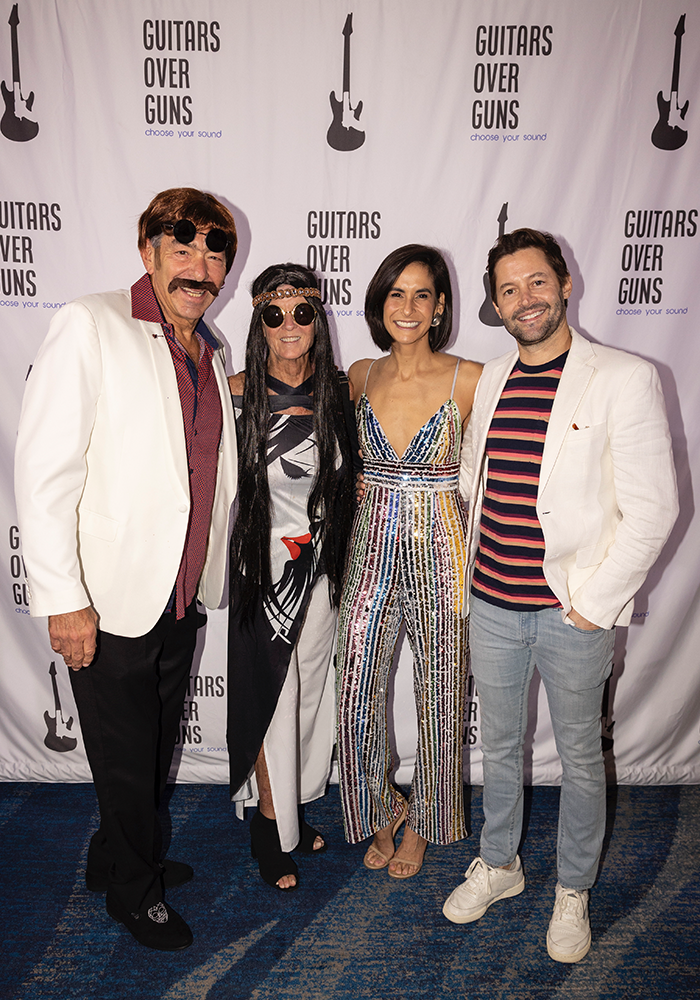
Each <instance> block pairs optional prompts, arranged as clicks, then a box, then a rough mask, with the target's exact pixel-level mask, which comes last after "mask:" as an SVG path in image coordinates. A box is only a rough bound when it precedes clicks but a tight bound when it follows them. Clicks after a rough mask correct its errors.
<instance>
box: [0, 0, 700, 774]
mask: <svg viewBox="0 0 700 1000" xmlns="http://www.w3.org/2000/svg"><path fill="white" fill-rule="evenodd" d="M15 8H16V14H17V16H14V14H15ZM350 13H352V20H351V23H349V22H348V20H347V19H348V15H349V14H350ZM684 14H685V19H684V20H681V16H682V15H684ZM344 27H345V28H346V32H347V33H346V35H344V34H343V29H344ZM350 27H351V28H352V34H349V28H350ZM683 29H684V33H683ZM699 40H700V3H698V0H682V2H681V0H586V2H585V3H582V2H581V0H551V2H547V0H507V2H506V0H433V2H432V3H429V4H428V3H425V2H422V0H355V2H354V3H353V4H352V5H350V4H349V3H348V2H340V0H256V2H255V3H252V2H246V0H187V2H186V0H167V2H166V0H120V2H119V3H118V4H116V3H113V4H105V3H104V2H103V0H20V2H19V3H18V4H16V5H15V4H12V3H11V2H9V0H0V79H2V80H3V81H4V83H5V85H4V88H3V97H4V99H5V111H4V114H3V118H2V122H0V277H1V285H0V331H1V333H0V336H1V338H2V339H1V341H0V352H1V360H2V363H1V364H0V540H2V541H1V543H0V544H2V562H1V565H2V570H1V573H2V577H1V580H2V587H1V590H0V595H1V596H0V649H1V650H2V653H1V654H0V655H1V663H0V713H1V715H0V778H3V779H5V780H60V781H84V780H89V771H88V769H87V766H86V762H85V757H84V753H83V749H82V740H81V738H80V732H79V728H78V725H77V721H74V722H73V723H72V725H71V726H70V728H66V729H64V730H61V729H60V725H59V729H58V732H57V733H56V736H55V738H53V739H52V738H51V736H50V735H49V734H50V733H51V731H52V729H54V728H55V727H56V716H57V709H56V698H55V694H54V689H53V686H52V677H51V675H50V673H49V670H50V665H51V663H52V660H53V656H52V653H51V648H50V646H49V643H48V639H47V634H46V622H45V620H43V619H39V620H33V619H31V618H30V617H29V614H28V609H27V604H26V592H25V576H24V567H23V564H22V547H21V538H20V537H19V535H18V532H17V529H16V513H15V507H14V498H13V490H12V456H13V450H14V440H15V431H16V426H17V419H18V415H19V409H20V403H21V397H22V391H23V385H24V380H25V377H26V374H27V370H28V368H29V366H30V365H31V363H32V360H33V357H34V355H35V353H36V350H37V348H38V346H39V344H40V343H41V340H42V339H43V337H44V335H45V333H46V328H47V324H48V322H49V319H50V317H51V315H52V314H53V313H54V312H55V310H56V309H57V308H58V307H59V306H60V305H61V304H62V303H64V302H66V301H68V300H70V299H72V298H74V297H75V296H77V295H81V294H84V293H87V292H93V291H101V290H106V289H110V288H115V287H125V286H128V285H130V284H132V283H133V282H134V281H135V280H136V279H137V278H138V277H139V276H140V274H141V273H142V272H141V267H140V261H139V258H138V255H137V252H136V221H137V218H138V216H139V214H140V212H141V211H142V210H143V209H144V208H145V206H146V205H147V203H148V202H149V200H150V199H151V197H152V196H153V194H154V193H156V192H157V191H159V190H161V189H163V188H166V187H171V186H176V185H192V186H195V187H200V188H204V189H207V190H210V191H212V192H214V193H215V194H216V195H217V196H218V197H219V198H221V199H222V200H224V201H225V202H226V203H227V204H228V205H229V206H230V207H231V209H232V211H233V213H234V215H235V218H236V221H237V224H238V227H239V233H240V237H241V240H240V251H239V254H238V257H237V259H236V262H235V264H234V267H233V270H232V272H231V274H230V276H229V278H228V280H227V283H226V288H225V290H224V292H223V293H222V295H221V296H220V298H219V300H218V301H217V302H216V304H215V305H214V306H213V307H212V308H211V309H210V311H209V313H208V314H207V319H208V321H209V322H210V323H211V324H212V325H213V326H214V328H215V329H216V331H217V333H218V334H219V336H220V337H221V338H222V340H223V341H224V342H225V343H226V344H227V347H228V351H229V355H230V364H231V370H235V369H237V368H239V367H240V366H241V363H242V357H243V350H244V338H245V334H246V330H247V324H248V320H249V316H250V297H249V294H248V288H249V286H250V282H251V281H252V279H253V277H254V276H255V275H256V274H257V273H258V272H259V271H260V270H261V269H262V268H263V267H265V266H267V265H268V264H271V263H274V262H278V261H282V260H300V261H302V262H307V263H309V264H310V265H311V266H313V267H315V268H317V270H318V271H319V272H320V273H321V275H322V277H323V279H324V282H325V290H326V306H327V309H328V311H329V315H330V316H331V326H332V329H333V330H334V335H335V336H336V339H337V346H338V352H339V359H340V361H341V363H342V365H343V366H344V367H347V366H348V365H349V364H350V363H351V362H352V361H354V360H355V359H357V358H359V357H365V356H374V355H376V354H377V351H376V349H375V348H374V346H373V345H372V343H371V340H370V338H369V336H368V334H367V331H366V327H365V324H364V320H363V317H362V304H363V298H364V290H365V287H366V285H367V282H368V280H369V278H370V277H371V275H372V274H373V272H374V271H375V269H376V267H377V265H378V264H379V262H380V261H381V260H382V259H383V257H384V256H385V255H386V254H387V253H388V252H389V251H390V250H392V249H394V248H395V247H397V246H400V245H402V244H404V243H409V242H424V243H433V244H435V245H437V246H439V247H440V248H442V249H443V251H444V252H445V253H446V254H447V256H448V258H449V259H450V261H451V265H452V270H453V278H454V282H455V286H456V296H457V316H458V323H457V330H456V335H455V338H454V343H453V345H452V347H451V350H453V351H454V352H455V353H458V354H460V355H462V356H465V357H470V358H474V359H476V360H482V361H484V360H487V359H488V358H490V357H493V356H495V355H498V354H501V353H503V352H504V351H505V350H507V349H509V348H510V346H511V345H510V338H509V337H508V335H507V334H506V333H505V331H504V330H503V328H502V327H500V326H495V325H491V323H492V322H493V316H492V314H491V313H490V311H489V309H488V308H486V309H485V308H484V305H485V288H484V280H483V277H484V265H485V258H486V253H487V251H488V248H489V247H490V245H491V244H492V242H493V241H494V239H495V238H496V236H497V235H498V233H499V229H500V228H501V227H505V229H506V230H509V229H512V228H516V227H518V226H524V225H527V226H533V227H536V228H541V229H547V230H549V231H551V232H553V233H554V234H555V235H556V236H557V238H558V239H559V240H560V242H561V243H562V245H563V247H564V250H565V256H566V257H567V260H568V262H569V265H570V268H571V272H572V277H573V285H574V290H573V295H572V298H571V301H570V303H569V319H570V322H571V323H572V325H573V326H575V327H576V328H577V329H578V330H580V331H581V332H582V333H584V334H585V335H586V336H589V337H591V338H592V339H594V340H599V341H601V342H604V343H606V344H611V345H613V346H617V347H621V348H625V349H628V350H630V351H633V352H635V353H638V354H641V355H643V356H644V357H647V358H649V359H650V360H651V361H653V362H654V363H655V364H656V365H657V367H658V368H659V371H660V373H661V378H662V381H663V384H664V389H665V392H666V398H667V405H668V409H669V415H670V419H671V425H672V431H673V437H674V449H675V455H676V462H677V469H678V476H679V483H680V489H681V502H682V508H681V511H682V512H681V516H680V519H679V521H678V524H677V526H676V528H675V530H674V533H673V535H672V538H671V540H670V542H669V544H668V545H667V547H666V549H665V551H664V553H663V555H662V557H661V559H660V560H659V563H658V564H657V566H656V567H655V568H654V569H653V571H652V573H651V575H650V577H649V580H648V581H647V583H646V585H645V586H644V588H643V590H642V592H641V593H640V594H639V595H638V598H637V602H636V609H635V617H634V619H633V624H632V625H631V627H630V628H629V629H627V630H621V631H620V634H619V635H618V646H617V651H616V659H615V671H614V675H613V682H612V684H611V690H610V697H609V699H608V703H607V707H606V712H605V716H606V718H605V732H606V741H607V742H606V746H607V747H608V755H607V756H608V763H609V766H610V769H611V771H612V772H614V774H615V775H616V776H617V779H618V780H619V781H622V782H639V783H663V782H698V781H700V759H699V754H698V749H699V739H700V676H699V672H698V652H697V650H698V648H699V647H700V616H699V615H698V584H699V583H700V559H699V558H698V555H699V554H700V546H699V545H698V520H697V519H695V518H694V512H695V508H694V495H693V472H694V471H695V472H696V473H697V470H698V467H699V462H700V456H699V454H698V451H699V448H700V393H698V387H697V382H698V379H697V375H696V372H697V369H698V365H699V364H700V345H699V344H698V342H697V340H696V334H697V308H696V307H694V306H693V305H692V303H693V301H694V299H695V291H696V288H697V283H698V263H699V260H698V245H699V243H700V238H699V236H698V208H699V207H700V197H699V195H700V192H699V189H698V177H699V176H700V172H699V171H698V162H699V161H700V156H699V152H700V86H699V84H700V60H699V55H698V53H699V46H698V41H699ZM13 41H14V44H15V50H16V57H17V58H16V59H15V65H14V67H13V59H12V45H13ZM346 49H347V51H348V54H349V63H348V65H347V66H346V67H345V68H346V73H345V74H344V72H343V69H344V52H345V50H346ZM674 57H675V63H676V64H677V66H678V70H679V72H678V74H676V75H677V76H678V84H677V90H678V104H679V106H680V108H681V109H682V108H683V107H684V105H685V102H686V100H688V101H689V107H688V109H687V111H686V112H685V117H684V118H683V119H681V117H680V115H679V113H678V112H677V111H676V99H675V96H672V95H670V93H669V92H670V88H671V83H672V77H673V76H674V73H673V70H674ZM17 70H19V74H18V73H17ZM18 75H19V78H20V79H19V81H17V77H18ZM344 75H345V76H346V77H347V78H348V82H349V101H350V103H351V106H352V107H353V108H354V109H355V113H354V116H353V114H352V112H348V113H349V114H350V115H351V122H352V124H353V126H354V132H347V131H344V130H343V127H342V124H343V123H342V120H341V117H342V116H340V117H339V115H338V112H337V106H336V108H335V110H334V107H333V106H332V104H331V103H330V101H329V97H330V95H331V93H332V92H333V93H334V94H335V95H336V98H337V100H338V101H341V100H342V93H343V81H344ZM13 82H15V83H17V85H16V86H13ZM659 92H662V96H663V99H664V100H671V112H672V113H673V112H675V113H676V119H675V126H674V119H673V117H671V118H670V119H669V120H668V122H669V123H668V125H667V119H668V115H667V114H665V107H666V106H665V105H664V104H663V103H662V102H661V101H660V102H658V103H657V94H658V93H659ZM32 93H33V95H34V96H33V99H32V98H30V94H32ZM20 100H23V101H24V102H26V105H27V107H26V108H25V110H24V111H23V112H21V113H20V109H21V107H22V105H21V104H20V103H19V102H20ZM360 102H362V103H361V106H360ZM22 118H24V121H22V120H21V119H22ZM659 122H660V125H659ZM348 124H349V123H348V121H347V119H346V121H345V125H346V126H347V125H348ZM331 126H333V127H331ZM329 128H330V132H329ZM652 131H653V132H654V138H655V142H653V141H652ZM337 134H340V135H345V136H347V135H349V136H350V137H351V138H354V140H355V141H354V142H352V143H351V144H352V145H354V146H356V147H357V148H353V149H337V148H334V146H337V145H341V143H338V141H337V138H336V136H337ZM659 135H661V145H666V146H668V145H671V144H672V145H677V146H678V148H676V149H668V148H659ZM664 135H666V136H667V138H666V139H664ZM684 137H685V141H683V142H682V145H681V141H682V140H683V139H684ZM329 140H330V141H329ZM669 140H670V141H669ZM674 140H675V141H674ZM346 145H347V143H346ZM224 633H225V611H219V612H215V613H213V614H211V615H210V620H209V624H208V626H207V629H206V636H204V635H203V636H202V639H203V642H202V643H201V646H202V648H201V649H200V651H199V654H198V657H197V674H196V675H195V676H193V678H192V682H191V691H190V696H189V697H188V700H187V703H186V706H185V717H184V718H183V723H182V734H181V743H180V749H181V752H180V753H178V755H177V765H178V767H179V779H180V780H187V781H207V782H208V781H213V782H224V781H226V780H227V763H226V756H225V752H224V751H223V749H222V748H223V745H224V711H223V709H224V702H225V698H224V692H225V650H224ZM56 667H57V673H56V686H57V687H56V690H57V693H58V698H59V700H60V703H61V708H62V713H63V719H64V721H65V723H66V724H67V723H68V720H69V718H71V717H73V718H75V714H76V713H75V706H74V704H73V702H72V698H71V695H70V688H69V685H68V679H67V676H66V672H65V667H64V666H63V664H62V663H58V664H57V665H56ZM531 711H532V726H531V737H530V740H529V746H528V768H529V773H530V776H531V779H532V780H533V781H534V782H543V783H556V782H557V781H558V778H559V774H560V772H559V765H558V762H557V758H556V754H555V751H554V745H553V740H552V736H551V729H550V726H549V720H548V716H547V708H546V702H545V700H544V696H543V692H542V690H541V688H539V687H536V688H534V689H533V696H532V698H531ZM394 715H395V722H394V726H395V737H396V744H397V752H398V757H399V758H400V762H401V769H400V775H399V776H400V778H402V779H404V780H406V779H407V778H408V777H409V776H410V769H411V766H412V763H413V752H414V742H415V723H414V718H413V710H412V694H411V684H410V655H408V653H407V652H406V650H405V649H404V650H403V651H402V654H401V663H400V667H399V672H398V676H397V680H396V690H395V713H394ZM58 721H59V723H60V717H59V719H58ZM478 721H479V720H478V697H476V694H475V692H474V691H473V690H472V691H471V692H470V697H469V699H468V704H467V714H466V719H465V738H466V741H467V746H468V748H469V749H470V751H471V752H470V754H468V758H467V759H468V762H467V765H466V772H465V773H467V776H468V777H471V779H472V780H473V781H476V782H478V781H479V780H480V778H481V772H480V753H479V729H478ZM47 736H48V742H49V743H50V744H51V746H47V745H45V742H44V739H45V737H47Z"/></svg>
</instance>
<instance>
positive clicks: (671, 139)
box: [651, 14, 690, 149]
mask: <svg viewBox="0 0 700 1000" xmlns="http://www.w3.org/2000/svg"><path fill="white" fill-rule="evenodd" d="M684 34H685V14H681V16H680V17H679V19H678V24H677V25H676V30H675V31H674V35H675V36H676V50H675V52H674V54H673V73H672V75H671V95H670V97H669V99H668V100H667V101H665V100H664V95H663V91H661V90H660V91H659V93H658V96H657V98H656V103H657V105H658V107H659V120H658V122H657V123H656V125H655V126H654V131H653V132H652V133H651V141H652V142H653V143H654V145H655V146H656V147H657V149H680V148H681V146H682V145H683V144H684V143H685V140H686V139H687V138H688V130H687V129H684V128H683V127H682V125H683V122H684V121H685V114H686V111H687V110H688V104H689V103H690V102H689V101H686V102H685V104H684V105H683V107H682V108H679V107H678V78H679V76H680V72H681V41H682V39H683V35H684Z"/></svg>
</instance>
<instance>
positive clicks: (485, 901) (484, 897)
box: [442, 857, 525, 924]
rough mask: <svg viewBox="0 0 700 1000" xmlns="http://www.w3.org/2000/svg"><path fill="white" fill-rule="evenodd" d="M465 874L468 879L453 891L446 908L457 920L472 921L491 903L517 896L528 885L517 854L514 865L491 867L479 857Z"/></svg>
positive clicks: (448, 914)
mask: <svg viewBox="0 0 700 1000" xmlns="http://www.w3.org/2000/svg"><path fill="white" fill-rule="evenodd" d="M464 875H465V877H466V882H463V883H462V885H458V886H457V888H456V889H455V890H454V892H452V893H450V895H449V896H448V897H447V899H446V900H445V905H444V906H443V908H442V912H443V913H444V914H445V916H446V917H447V919H448V920H451V921H452V923H453V924H469V923H471V922H472V920H478V919H479V917H483V915H484V914H485V913H486V911H487V910H488V908H489V906H490V905H491V903H495V902H496V900H497V899H507V898H508V897H509V896H517V895H518V893H520V892H522V891H523V889H524V888H525V876H524V875H523V869H522V866H521V864H520V858H519V857H516V859H515V861H514V862H513V867H512V868H491V867H490V865H487V864H486V862H485V861H484V860H483V859H482V858H476V859H475V860H474V861H472V863H471V865H470V866H469V868H468V869H467V871H466V872H465V873H464Z"/></svg>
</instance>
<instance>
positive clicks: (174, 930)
mask: <svg viewBox="0 0 700 1000" xmlns="http://www.w3.org/2000/svg"><path fill="white" fill-rule="evenodd" d="M107 913H109V915H110V917H112V919H113V920H118V921H119V923H121V924H124V926H125V927H126V929H127V930H128V931H130V933H131V934H133V936H134V937H135V938H136V940H137V941H138V943H139V944H142V945H145V947H146V948H155V949H156V950H157V951H181V950H182V949H183V948H189V946H190V945H191V944H192V941H193V938H192V931H191V930H190V929H189V927H188V926H187V924H186V923H185V921H184V920H183V919H182V917H181V916H180V914H179V913H176V912H175V910H173V908H172V907H171V906H168V904H167V903H165V902H163V901H161V902H159V903H154V904H153V905H151V906H148V905H144V906H142V907H141V909H140V910H137V911H136V913H130V912H129V911H128V910H127V909H126V907H125V906H124V905H123V904H122V903H120V902H119V900H118V899H115V898H114V896H112V895H110V893H107Z"/></svg>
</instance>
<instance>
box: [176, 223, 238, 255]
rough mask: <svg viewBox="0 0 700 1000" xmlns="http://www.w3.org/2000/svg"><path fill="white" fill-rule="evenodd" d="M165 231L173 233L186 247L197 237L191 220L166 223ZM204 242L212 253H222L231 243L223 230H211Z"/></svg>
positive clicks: (195, 228)
mask: <svg viewBox="0 0 700 1000" xmlns="http://www.w3.org/2000/svg"><path fill="white" fill-rule="evenodd" d="M163 229H164V230H165V232H171V233H172V234H173V236H174V238H175V239H176V240H177V242H178V243H184V244H185V245H187V244H189V243H191V242H192V240H193V239H194V238H195V236H196V235H197V227H196V226H195V224H194V222H191V221H190V220H189V219H180V220H179V221H178V222H164V223H163ZM204 242H205V243H206V245H207V247H208V248H209V250H211V252H212V253H222V252H223V251H224V250H225V249H226V247H227V246H228V245H229V243H230V242H231V241H230V240H229V238H228V236H227V235H226V233H225V232H224V231H223V229H210V230H209V232H208V233H207V235H206V236H205V237H204Z"/></svg>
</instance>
